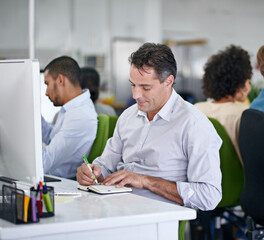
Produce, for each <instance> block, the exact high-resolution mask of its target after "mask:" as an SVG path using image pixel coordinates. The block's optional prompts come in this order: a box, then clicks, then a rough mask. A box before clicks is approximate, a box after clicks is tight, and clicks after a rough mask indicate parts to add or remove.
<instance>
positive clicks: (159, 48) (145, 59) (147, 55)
mask: <svg viewBox="0 0 264 240" xmlns="http://www.w3.org/2000/svg"><path fill="white" fill-rule="evenodd" d="M128 60H129V63H130V64H131V65H134V66H135V67H136V68H138V69H144V67H152V68H154V70H155V72H156V74H157V78H158V79H159V80H160V82H161V83H162V82H164V81H165V80H166V78H167V77H168V76H170V75H173V77H174V81H175V78H176V74H177V65H176V60H175V58H174V55H173V53H172V51H171V49H170V48H169V47H168V46H166V45H164V44H155V43H144V44H143V45H142V46H141V47H140V48H139V49H138V50H137V51H135V52H133V53H132V54H131V55H130V57H129V59H128Z"/></svg>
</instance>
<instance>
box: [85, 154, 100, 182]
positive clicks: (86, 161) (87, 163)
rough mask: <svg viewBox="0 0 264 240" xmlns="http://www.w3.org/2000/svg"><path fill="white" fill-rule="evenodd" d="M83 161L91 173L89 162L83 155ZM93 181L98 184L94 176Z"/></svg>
mask: <svg viewBox="0 0 264 240" xmlns="http://www.w3.org/2000/svg"><path fill="white" fill-rule="evenodd" d="M83 160H84V162H85V163H86V165H87V167H88V168H89V170H90V172H91V173H93V170H92V168H91V166H90V164H89V162H88V160H87V158H86V156H85V155H83ZM94 181H95V183H96V184H98V181H97V178H96V176H94Z"/></svg>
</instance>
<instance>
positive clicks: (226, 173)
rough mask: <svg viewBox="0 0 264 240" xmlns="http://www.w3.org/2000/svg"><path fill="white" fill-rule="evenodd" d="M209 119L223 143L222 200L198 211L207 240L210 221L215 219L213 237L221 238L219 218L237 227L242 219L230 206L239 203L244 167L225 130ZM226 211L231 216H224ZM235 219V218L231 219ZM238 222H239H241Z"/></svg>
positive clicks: (221, 149)
mask: <svg viewBox="0 0 264 240" xmlns="http://www.w3.org/2000/svg"><path fill="white" fill-rule="evenodd" d="M209 120H210V121H211V122H212V124H213V125H214V127H215V129H216V131H217V133H218V135H219V136H220V137H221V139H222V141H223V143H222V146H221V148H220V151H219V153H220V168H221V172H222V200H221V201H220V203H219V204H218V206H217V207H216V208H215V209H214V210H213V211H198V219H200V222H201V226H202V227H203V235H206V236H207V240H210V239H212V233H211V229H210V227H211V222H212V220H213V219H214V220H215V224H216V226H215V229H214V234H213V235H214V239H223V236H222V235H223V232H222V230H221V224H220V223H221V218H224V219H226V220H227V221H228V222H229V223H231V224H233V225H235V226H237V227H239V224H238V222H240V221H241V222H243V220H242V219H241V218H240V217H238V216H236V215H235V214H234V212H233V209H232V207H235V206H239V205H240V195H241V193H242V190H243V186H244V178H245V177H244V169H243V167H242V165H241V162H240V159H239V157H238V155H237V152H236V150H235V148H234V145H233V143H232V142H231V140H230V138H229V136H228V134H227V132H226V130H225V129H224V127H223V126H222V124H221V123H220V122H218V121H217V120H216V119H214V118H210V117H209ZM225 213H228V214H229V216H232V218H229V217H226V214H225ZM233 218H234V219H236V220H233ZM241 222H240V223H241Z"/></svg>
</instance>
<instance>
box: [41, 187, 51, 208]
mask: <svg viewBox="0 0 264 240" xmlns="http://www.w3.org/2000/svg"><path fill="white" fill-rule="evenodd" d="M43 200H44V204H45V207H46V210H47V211H48V212H53V206H52V202H51V199H50V195H49V193H48V188H47V185H46V184H44V185H43Z"/></svg>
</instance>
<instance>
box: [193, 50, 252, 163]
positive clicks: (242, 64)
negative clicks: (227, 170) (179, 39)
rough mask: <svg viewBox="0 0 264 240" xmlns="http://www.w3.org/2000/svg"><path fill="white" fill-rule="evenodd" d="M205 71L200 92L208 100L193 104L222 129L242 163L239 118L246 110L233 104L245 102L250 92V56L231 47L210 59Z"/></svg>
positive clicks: (244, 107)
mask: <svg viewBox="0 0 264 240" xmlns="http://www.w3.org/2000/svg"><path fill="white" fill-rule="evenodd" d="M204 71H205V72H204V76H203V81H202V89H203V92H204V95H205V96H206V97H207V98H209V99H211V100H210V101H206V102H199V103H196V104H195V106H196V107H197V108H199V109H200V110H201V111H202V112H203V113H205V114H206V115H207V116H208V117H212V118H215V119H217V120H218V121H219V122H220V123H221V124H222V125H223V126H224V128H225V129H226V131H227V133H228V135H229V137H230V139H231V141H232V143H233V145H234V147H235V149H236V151H237V153H238V156H239V157H240V160H241V156H240V152H239V147H238V131H239V125H240V118H241V114H242V112H243V111H244V110H246V109H247V108H248V107H247V106H243V105H238V104H236V103H235V102H236V101H240V102H243V101H245V100H246V98H247V96H248V93H249V92H250V90H251V86H250V79H251V76H252V66H251V63H250V56H249V54H248V52H247V51H245V50H244V49H242V48H241V47H239V46H235V45H230V46H228V47H227V48H226V49H225V50H223V51H220V52H219V53H217V54H215V55H213V56H211V57H210V58H209V60H208V61H207V63H206V64H205V67H204ZM241 162H242V161H241Z"/></svg>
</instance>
